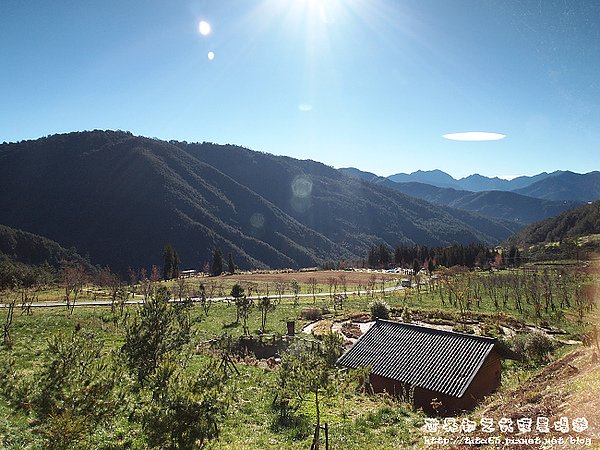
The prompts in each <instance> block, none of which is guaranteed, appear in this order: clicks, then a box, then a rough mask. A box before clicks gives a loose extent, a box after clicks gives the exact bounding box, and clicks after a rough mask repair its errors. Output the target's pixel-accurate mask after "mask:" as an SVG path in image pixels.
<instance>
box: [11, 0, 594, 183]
mask: <svg viewBox="0 0 600 450" xmlns="http://www.w3.org/2000/svg"><path fill="white" fill-rule="evenodd" d="M201 20H205V21H207V22H209V23H210V24H211V27H212V30H211V33H210V34H208V35H206V36H203V35H202V34H200V33H199V30H198V24H199V22H200V21H201ZM211 51H212V52H214V55H215V57H214V59H213V60H209V58H208V57H207V55H208V52H211ZM90 129H121V130H129V131H131V132H133V133H134V134H139V135H144V136H149V137H158V138H161V139H178V140H187V141H190V142H192V141H194V142H196V141H200V142H201V141H211V142H217V143H234V144H239V145H243V146H245V147H248V148H251V149H254V150H260V151H265V152H269V153H274V154H282V155H289V156H292V157H296V158H300V159H314V160H317V161H321V162H324V163H326V164H329V165H332V166H334V167H346V166H354V167H357V168H360V169H362V170H367V171H371V172H375V173H377V174H380V175H390V174H393V173H397V172H412V171H414V170H417V169H423V170H427V169H435V168H439V169H442V170H444V171H446V172H448V173H450V174H451V175H453V176H455V177H461V176H466V175H468V174H471V173H476V172H477V173H481V174H483V175H488V176H496V175H498V176H507V175H521V174H529V175H531V174H534V173H538V172H542V171H553V170H558V169H562V170H573V171H576V172H589V171H592V170H599V169H600V164H599V161H600V159H599V158H598V156H597V151H598V149H599V148H600V2H597V1H595V0H344V1H342V0H256V1H241V0H227V1H219V0H210V1H208V0H184V1H179V0H171V1H167V0H164V1H158V0H145V1H131V0H119V1H116V0H104V1H102V2H100V1H80V0H64V1H63V0H57V1H52V2H49V1H42V0H28V1H21V0H2V1H1V2H0V142H1V141H9V142H10V141H18V140H22V139H34V138H38V137H41V136H45V135H49V134H54V133H61V132H69V131H79V130H90ZM466 131H490V132H497V133H502V134H506V135H507V137H506V138H505V139H502V140H499V141H491V142H461V141H451V140H447V139H444V138H442V135H444V134H447V133H456V132H466Z"/></svg>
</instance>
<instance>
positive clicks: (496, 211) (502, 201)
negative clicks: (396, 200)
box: [339, 168, 582, 225]
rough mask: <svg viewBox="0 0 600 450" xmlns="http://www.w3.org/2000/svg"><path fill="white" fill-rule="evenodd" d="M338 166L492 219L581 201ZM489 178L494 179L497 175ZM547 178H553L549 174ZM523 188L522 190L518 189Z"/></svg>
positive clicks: (550, 211)
mask: <svg viewBox="0 0 600 450" xmlns="http://www.w3.org/2000/svg"><path fill="white" fill-rule="evenodd" d="M339 170H340V171H342V172H343V173H346V174H347V175H350V176H354V177H358V178H361V179H363V180H365V181H368V182H371V183H375V184H379V185H382V186H386V187H388V188H390V189H394V190H397V191H399V192H402V193H404V194H406V195H410V196H412V197H417V198H420V199H423V200H427V201H428V202H431V203H434V204H438V205H445V206H450V207H452V208H457V209H462V210H466V211H471V212H474V213H478V214H481V215H482V216H484V217H488V218H492V219H501V220H505V221H514V222H516V223H518V224H521V225H526V224H530V223H533V222H536V221H539V220H543V219H546V218H548V217H554V216H556V215H558V214H560V213H561V212H563V211H566V210H568V209H572V208H576V207H577V206H580V205H581V204H582V202H581V201H572V200H561V201H555V200H545V199H542V198H534V197H532V196H527V195H522V194H520V193H517V191H515V192H511V191H501V190H491V191H479V192H472V191H468V190H458V189H454V188H444V187H438V186H434V185H432V184H426V183H423V182H394V181H392V180H391V179H390V178H389V177H388V178H385V177H379V176H377V175H375V174H373V173H369V172H362V171H360V170H358V169H355V168H343V169H339ZM434 172H435V174H434V175H435V176H436V177H437V179H438V180H442V179H447V178H452V177H450V175H448V174H445V173H444V172H442V171H434ZM423 174H425V172H421V173H420V174H418V175H417V178H423V176H424V175H423ZM566 174H570V172H562V173H561V174H560V175H558V174H556V175H554V176H552V180H553V181H556V180H558V181H560V180H564V179H565V177H564V175H566ZM539 177H542V175H538V176H536V177H529V180H530V181H531V182H532V183H533V184H532V185H531V186H533V185H538V183H541V181H539V182H536V181H534V179H536V178H537V179H539ZM520 178H522V180H521V182H520V183H519V184H523V183H524V182H525V180H524V179H525V178H526V177H520ZM452 179H453V178H452ZM472 179H474V178H472ZM488 180H492V181H493V180H494V179H488ZM496 180H499V179H496ZM500 181H505V180H500ZM542 181H543V180H542ZM546 181H550V178H546ZM550 185H551V186H555V185H560V183H557V184H550ZM531 186H530V187H531ZM530 187H525V188H524V189H521V190H523V191H525V190H526V189H529V188H530ZM521 190H519V192H520V191H521ZM549 196H551V195H549Z"/></svg>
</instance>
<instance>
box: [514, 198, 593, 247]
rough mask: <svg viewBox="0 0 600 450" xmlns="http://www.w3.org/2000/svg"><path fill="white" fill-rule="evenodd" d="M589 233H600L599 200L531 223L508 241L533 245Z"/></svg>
mask: <svg viewBox="0 0 600 450" xmlns="http://www.w3.org/2000/svg"><path fill="white" fill-rule="evenodd" d="M590 234H600V201H597V202H594V203H591V204H589V205H584V206H581V207H579V208H576V209H573V210H570V211H566V212H564V213H562V214H560V215H559V216H558V217H554V218H552V219H547V220H543V221H541V222H537V223H533V224H531V225H529V226H528V227H526V228H525V229H523V230H522V231H521V232H519V233H517V234H516V235H515V236H513V237H511V238H510V239H509V243H511V244H517V245H533V244H539V243H543V242H559V241H562V240H564V239H570V238H576V237H579V236H587V235H590Z"/></svg>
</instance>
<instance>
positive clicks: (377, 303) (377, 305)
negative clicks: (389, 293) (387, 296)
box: [369, 300, 390, 319]
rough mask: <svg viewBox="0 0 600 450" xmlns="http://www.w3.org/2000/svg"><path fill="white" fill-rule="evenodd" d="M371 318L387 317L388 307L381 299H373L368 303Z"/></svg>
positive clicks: (388, 316) (388, 313)
mask: <svg viewBox="0 0 600 450" xmlns="http://www.w3.org/2000/svg"><path fill="white" fill-rule="evenodd" d="M369 308H370V309H371V318H372V319H389V318H390V307H389V306H388V304H387V303H386V302H384V301H383V300H374V301H373V302H371V303H370V304H369Z"/></svg>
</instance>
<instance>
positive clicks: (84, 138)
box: [0, 131, 511, 271]
mask: <svg viewBox="0 0 600 450" xmlns="http://www.w3.org/2000/svg"><path fill="white" fill-rule="evenodd" d="M0 174H1V176H0V222H1V223H5V224H7V225H9V226H13V227H17V228H21V229H25V230H28V231H31V232H34V233H37V234H41V235H44V236H48V237H49V238H51V239H54V240H56V241H57V242H59V243H60V244H61V245H64V246H67V247H70V246H75V247H77V248H78V249H79V250H80V252H84V253H88V254H89V255H90V256H91V257H92V259H93V260H94V262H96V263H98V264H100V265H104V264H109V265H111V266H112V267H113V268H115V269H116V270H121V271H122V270H125V269H126V268H127V266H132V267H137V266H142V265H144V266H148V265H149V264H153V263H160V255H161V251H162V248H163V246H164V244H165V243H166V242H170V243H172V245H173V246H174V247H175V249H176V250H177V252H178V254H179V256H180V258H181V261H182V267H190V266H191V267H201V266H202V265H203V263H204V262H205V261H207V260H208V259H209V254H210V251H211V250H212V248H213V247H215V246H219V247H220V248H221V250H222V251H223V253H224V254H228V253H229V252H231V253H232V254H233V256H234V259H235V261H236V263H237V264H238V265H239V266H240V267H265V266H270V267H300V266H308V265H314V264H318V263H321V262H324V261H327V260H339V259H350V258H359V257H361V256H362V255H364V254H365V253H366V251H367V249H368V248H369V247H370V246H372V245H374V244H377V243H380V242H384V243H387V244H388V245H390V246H395V245H398V244H402V243H405V244H411V243H421V244H426V245H446V244H449V243H454V242H457V243H470V242H486V243H490V244H491V243H494V242H498V241H500V240H503V239H505V238H506V237H507V236H508V235H509V234H510V233H511V230H510V229H509V228H507V227H505V226H503V225H500V224H498V223H495V222H492V221H489V220H485V219H482V218H480V217H476V216H473V215H470V214H468V213H462V212H459V213H456V212H454V211H450V210H448V209H444V208H440V207H438V206H433V205H431V204H430V203H427V202H424V201H422V200H417V199H414V198H411V197H408V196H406V195H403V194H401V193H399V192H395V191H393V190H390V189H387V188H385V187H381V186H377V185H374V184H371V183H365V182H362V181H360V180H357V179H355V178H350V177H348V176H345V175H343V174H341V173H340V172H338V171H337V170H335V169H333V168H331V167H328V166H325V165H323V164H320V163H317V162H313V161H299V160H296V159H292V158H287V157H280V156H273V155H269V154H264V153H260V152H254V151H250V150H247V149H244V148H241V147H237V146H229V145H224V146H222V145H216V144H210V143H204V144H187V143H180V142H174V141H173V142H164V141H159V140H155V139H147V138H143V137H136V136H133V135H131V134H130V133H124V132H110V131H106V132H104V131H94V132H83V133H70V134H64V135H55V136H51V137H48V138H42V139H38V140H35V141H23V142H20V143H13V144H3V145H1V146H0ZM481 230H484V231H481Z"/></svg>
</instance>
